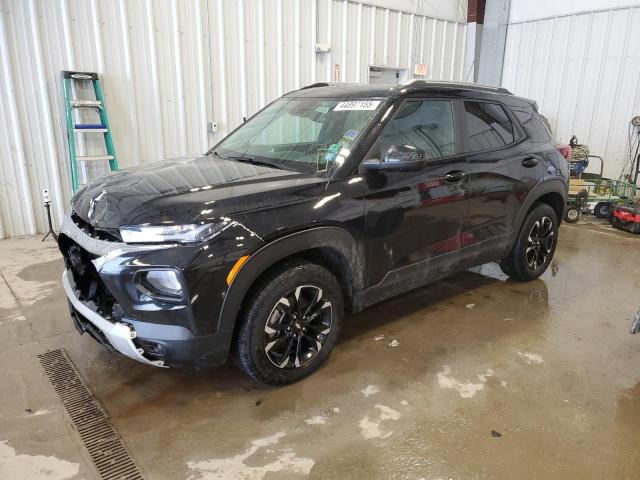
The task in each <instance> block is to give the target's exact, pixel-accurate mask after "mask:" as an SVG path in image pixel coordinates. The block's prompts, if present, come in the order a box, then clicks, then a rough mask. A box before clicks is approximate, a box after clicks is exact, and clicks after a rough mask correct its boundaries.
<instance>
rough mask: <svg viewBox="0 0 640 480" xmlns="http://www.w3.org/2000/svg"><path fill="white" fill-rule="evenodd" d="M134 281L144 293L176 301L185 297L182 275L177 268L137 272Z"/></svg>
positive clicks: (152, 296) (159, 298) (160, 298)
mask: <svg viewBox="0 0 640 480" xmlns="http://www.w3.org/2000/svg"><path fill="white" fill-rule="evenodd" d="M134 282H135V284H136V287H137V289H138V290H139V291H140V292H142V293H143V294H145V295H147V296H149V297H151V298H156V299H158V300H166V301H170V302H175V301H179V300H182V299H183V298H184V289H183V283H182V275H181V274H180V273H179V272H178V271H176V270H168V269H166V270H161V269H154V270H144V271H141V272H138V273H136V276H135V279H134Z"/></svg>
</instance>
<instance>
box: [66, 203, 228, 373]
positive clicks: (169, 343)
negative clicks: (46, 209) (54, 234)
mask: <svg viewBox="0 0 640 480" xmlns="http://www.w3.org/2000/svg"><path fill="white" fill-rule="evenodd" d="M76 222H77V220H74V219H73V218H72V217H71V216H69V215H68V216H67V217H66V218H65V219H64V221H63V223H62V226H61V228H60V235H59V237H58V244H59V247H60V250H61V252H62V254H63V256H64V259H65V266H66V270H65V272H64V274H63V276H62V284H63V287H64V290H65V293H66V296H67V298H68V300H69V305H70V309H71V316H72V318H73V321H74V324H75V326H76V328H77V329H78V331H79V332H80V333H81V334H83V333H88V334H90V335H91V336H92V337H93V338H94V339H96V340H97V341H98V342H99V343H101V344H102V345H103V346H105V347H106V348H107V349H108V350H110V351H112V352H119V353H120V354H123V355H125V356H127V357H130V358H132V359H134V360H137V361H139V362H142V363H144V364H147V365H153V366H156V367H178V366H192V367H194V368H198V369H199V368H210V367H213V366H216V365H220V364H222V363H224V362H225V361H226V359H227V356H228V352H229V344H230V333H229V332H226V331H225V332H220V331H218V330H217V329H216V326H217V323H216V319H217V316H218V312H219V306H218V304H220V302H221V301H222V298H223V295H224V291H225V290H224V287H226V283H225V277H226V272H227V271H228V268H229V267H228V266H227V265H226V264H223V265H222V266H218V267H216V266H213V267H211V268H206V266H207V264H206V261H207V260H209V259H210V255H211V254H210V250H209V247H208V246H206V245H197V246H181V245H174V244H162V245H130V244H126V243H124V242H121V241H115V240H105V239H101V238H95V237H94V236H92V235H91V232H88V231H87V229H86V227H84V228H83V226H82V225H81V224H80V225H79V224H77V223H76ZM167 268H171V269H174V270H176V271H180V272H181V278H182V277H184V278H183V280H184V291H185V295H184V298H183V299H180V300H177V301H174V302H173V303H171V302H168V301H165V300H162V299H158V298H152V297H150V296H149V295H148V294H147V293H145V292H143V291H141V289H140V288H139V287H138V284H137V283H136V281H135V279H136V274H137V273H138V272H140V271H149V270H153V269H160V270H166V269H167ZM182 274H184V275H182ZM202 291H206V292H208V294H207V295H200V294H199V292H202ZM189 292H191V295H189ZM211 292H218V295H211ZM196 314H198V315H199V316H198V315H196Z"/></svg>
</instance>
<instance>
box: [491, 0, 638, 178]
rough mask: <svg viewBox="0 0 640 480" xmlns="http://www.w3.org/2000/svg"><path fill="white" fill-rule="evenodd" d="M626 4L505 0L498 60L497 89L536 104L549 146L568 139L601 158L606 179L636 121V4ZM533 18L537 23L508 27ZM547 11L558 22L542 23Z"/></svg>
mask: <svg viewBox="0 0 640 480" xmlns="http://www.w3.org/2000/svg"><path fill="white" fill-rule="evenodd" d="M554 3H557V4H562V6H563V8H562V9H560V8H559V5H556V6H555V7H554V6H553V4H554ZM629 3H630V2H625V1H622V0H621V1H619V2H615V1H608V2H605V1H595V0H588V1H580V2H577V1H576V2H551V1H546V0H545V1H541V2H526V1H524V0H511V8H512V12H511V13H512V15H511V20H510V23H509V26H508V29H507V41H506V49H505V56H504V66H503V75H502V85H503V86H504V87H506V88H508V89H509V90H511V91H512V92H513V93H515V94H517V95H522V96H524V97H527V98H531V99H534V100H536V101H537V102H538V105H539V107H540V111H541V113H542V114H543V115H545V116H546V117H547V118H548V119H549V121H550V123H551V126H552V127H553V130H554V132H555V135H556V137H557V140H559V141H561V142H566V143H568V141H569V139H570V138H571V136H572V135H574V134H575V135H576V136H577V138H578V140H579V141H580V143H586V144H588V145H589V146H590V148H591V152H592V154H595V155H600V156H602V157H604V159H605V168H604V173H605V175H606V176H608V177H610V178H618V176H619V175H620V173H621V170H622V168H623V165H624V164H625V162H626V159H627V157H628V147H627V145H628V132H629V130H628V126H629V122H630V120H631V118H632V117H633V116H635V115H640V49H638V48H636V46H637V45H640V2H638V1H635V2H633V3H634V4H635V5H637V6H628V4H629ZM529 4H535V5H536V11H534V10H533V8H532V6H531V5H529ZM569 4H572V5H573V7H574V8H576V9H579V10H578V11H580V12H581V11H583V10H584V8H585V7H587V6H591V7H593V8H597V10H595V11H591V12H584V13H572V12H573V11H572V10H570V9H569V7H571V5H569ZM618 4H620V5H622V6H621V7H615V8H607V9H605V10H602V9H600V7H602V6H604V5H607V6H609V7H611V6H615V5H618ZM525 6H526V7H527V12H528V13H527V14H526V15H525V10H524V7H525ZM547 7H548V8H547ZM538 8H539V10H538ZM536 12H537V14H538V15H544V17H545V18H544V19H541V20H525V21H514V20H515V19H518V18H529V17H530V16H531V15H534V14H535V13H536ZM552 12H558V15H561V16H554V17H551V18H546V17H547V16H548V14H549V13H552ZM595 165H596V162H595V161H594V162H593V166H594V167H595ZM596 170H597V169H595V168H593V167H591V168H590V170H589V171H596Z"/></svg>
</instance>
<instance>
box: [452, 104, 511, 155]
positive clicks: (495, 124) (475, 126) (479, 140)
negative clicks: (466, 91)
mask: <svg viewBox="0 0 640 480" xmlns="http://www.w3.org/2000/svg"><path fill="white" fill-rule="evenodd" d="M463 114H464V122H465V125H466V135H465V139H464V140H465V141H464V145H465V151H467V152H479V151H482V150H489V149H493V148H500V147H504V146H505V145H509V144H510V143H513V141H514V129H513V124H512V123H511V119H510V118H509V115H507V112H506V111H505V109H504V108H503V107H502V106H501V105H498V104H496V103H489V102H473V101H465V102H464V112H463Z"/></svg>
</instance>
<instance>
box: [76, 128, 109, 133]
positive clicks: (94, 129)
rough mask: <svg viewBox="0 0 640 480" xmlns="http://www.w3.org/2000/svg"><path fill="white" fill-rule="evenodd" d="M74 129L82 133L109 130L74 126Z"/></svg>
mask: <svg viewBox="0 0 640 480" xmlns="http://www.w3.org/2000/svg"><path fill="white" fill-rule="evenodd" d="M73 131H74V132H80V133H106V132H108V131H109V130H107V129H106V128H74V129H73Z"/></svg>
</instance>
